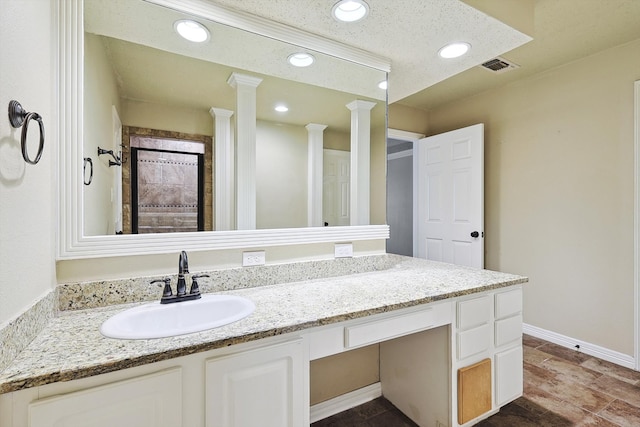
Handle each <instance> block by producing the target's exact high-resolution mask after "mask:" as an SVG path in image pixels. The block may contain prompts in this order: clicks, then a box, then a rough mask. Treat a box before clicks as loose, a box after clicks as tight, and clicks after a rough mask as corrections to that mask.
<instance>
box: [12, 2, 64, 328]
mask: <svg viewBox="0 0 640 427" xmlns="http://www.w3.org/2000/svg"><path fill="white" fill-rule="evenodd" d="M1 7H2V13H0V40H2V42H0V76H2V78H1V79H0V105H1V106H2V111H3V114H2V118H1V120H0V200H1V202H0V272H1V274H0V328H2V327H3V326H5V325H6V324H7V323H8V322H9V321H11V320H12V319H14V318H15V317H16V316H18V315H20V314H21V313H22V312H24V311H25V310H26V309H27V308H29V307H30V306H31V305H32V304H33V303H34V302H36V301H37V300H39V299H40V298H41V297H42V296H44V295H45V294H46V293H48V292H49V291H50V290H51V289H53V287H54V284H55V268H54V266H55V264H54V258H55V247H54V244H55V242H54V237H55V230H56V223H55V218H56V211H55V207H56V202H55V194H56V188H55V183H56V180H55V177H56V170H55V168H54V165H55V164H56V155H57V153H58V151H57V138H56V128H57V120H58V115H57V110H56V109H55V108H54V104H55V101H54V90H55V88H54V86H53V74H52V73H51V71H52V70H53V63H52V62H51V61H52V60H53V53H54V50H53V48H54V46H53V44H52V43H54V40H53V38H52V37H51V31H52V28H51V26H52V22H53V21H52V19H51V16H52V14H53V12H52V10H51V2H48V1H40V0H2V5H1ZM27 40H28V42H26V41H27ZM25 43H27V45H25ZM26 46H28V47H26ZM23 48H25V49H26V51H25V50H21V49H23ZM12 99H15V100H17V101H19V102H20V103H21V104H22V106H23V107H24V108H25V109H26V110H27V111H36V112H38V113H39V114H40V115H41V116H42V117H43V122H44V126H45V136H46V138H45V145H44V152H43V155H42V158H41V159H40V162H39V163H38V164H36V165H28V164H26V163H25V162H24V160H22V154H21V151H20V133H21V129H13V128H12V127H11V126H10V124H9V120H8V119H7V115H6V114H7V106H8V105H9V101H11V100H12ZM37 138H38V126H37V125H36V124H33V122H32V123H31V124H30V127H29V140H30V144H29V154H30V156H31V157H32V158H33V157H34V156H35V155H36V150H37V147H38V143H37Z"/></svg>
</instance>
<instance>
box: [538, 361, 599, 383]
mask: <svg viewBox="0 0 640 427" xmlns="http://www.w3.org/2000/svg"><path fill="white" fill-rule="evenodd" d="M540 366H541V367H542V368H544V369H547V370H549V371H551V372H553V373H555V374H556V379H558V380H560V381H562V382H576V383H580V384H585V385H586V384H590V383H592V382H593V381H595V380H597V379H598V378H600V377H601V376H602V375H603V374H602V373H600V372H598V371H593V370H591V369H587V368H584V367H583V366H581V365H576V364H575V363H571V362H567V361H566V360H564V359H557V358H551V359H547V360H545V361H543V362H542V363H541V365H540Z"/></svg>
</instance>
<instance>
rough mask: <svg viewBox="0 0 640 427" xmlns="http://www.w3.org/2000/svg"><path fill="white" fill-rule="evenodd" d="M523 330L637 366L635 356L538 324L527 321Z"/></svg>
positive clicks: (572, 347)
mask: <svg viewBox="0 0 640 427" xmlns="http://www.w3.org/2000/svg"><path fill="white" fill-rule="evenodd" d="M522 332H523V333H525V334H527V335H531V336H532V337H536V338H540V339H543V340H545V341H549V342H552V343H554V344H558V345H560V346H562V347H567V348H570V349H572V350H576V351H579V352H581V353H584V354H588V355H589V356H593V357H597V358H599V359H602V360H606V361H608V362H611V363H615V364H616V365H620V366H624V367H625V368H629V369H635V368H636V361H635V359H634V358H633V356H629V355H627V354H623V353H619V352H617V351H614V350H610V349H608V348H604V347H600V346H599V345H595V344H591V343H588V342H585V341H581V340H578V339H575V338H571V337H567V336H565V335H561V334H558V333H555V332H551V331H547V330H546V329H542V328H538V327H537V326H532V325H529V324H526V323H524V324H523V325H522ZM576 346H580V347H579V349H576Z"/></svg>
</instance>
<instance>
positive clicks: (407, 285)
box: [0, 256, 527, 393]
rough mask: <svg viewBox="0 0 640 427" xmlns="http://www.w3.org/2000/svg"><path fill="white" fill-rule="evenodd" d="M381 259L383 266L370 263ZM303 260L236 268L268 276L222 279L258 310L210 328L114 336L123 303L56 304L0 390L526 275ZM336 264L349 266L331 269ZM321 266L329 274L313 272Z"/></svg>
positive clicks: (407, 261) (390, 260) (421, 264)
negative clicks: (63, 307) (111, 322)
mask: <svg viewBox="0 0 640 427" xmlns="http://www.w3.org/2000/svg"><path fill="white" fill-rule="evenodd" d="M374 258H377V259H374ZM333 262H335V261H331V262H329V264H330V263H333ZM385 263H387V266H388V267H387V268H386V269H383V268H379V269H378V270H376V267H382V266H383V265H384V264H385ZM301 264H303V265H296V264H288V265H283V266H272V267H277V268H273V269H269V268H265V269H263V271H259V270H257V269H254V268H251V269H241V270H246V271H247V273H246V274H247V275H246V276H242V278H244V279H247V280H248V281H251V282H252V283H254V284H256V283H263V284H264V283H266V282H270V283H269V284H268V285H266V286H254V287H247V286H239V285H242V284H239V283H237V282H233V283H231V282H230V281H229V282H226V285H228V286H232V287H233V286H236V288H234V289H235V290H233V291H227V293H230V294H234V295H240V296H244V297H246V298H249V299H250V300H252V301H253V302H254V303H255V304H256V310H255V311H254V312H253V314H251V315H250V316H248V317H246V318H244V319H242V320H239V321H237V322H234V323H232V324H229V325H225V326H222V327H219V328H214V329H210V330H208V331H203V332H198V333H193V334H187V335H181V336H176V337H170V338H160V339H153V340H115V339H109V338H106V337H104V336H102V335H101V334H100V332H99V327H100V325H101V324H102V322H104V321H105V320H106V319H107V318H109V317H111V316H112V315H114V314H116V313H117V312H120V311H122V310H123V309H126V308H128V307H129V306H124V307H123V306H117V307H109V308H93V309H90V310H73V311H66V312H61V313H60V314H59V316H58V317H55V318H52V319H50V320H49V322H48V324H47V326H46V327H45V328H44V330H43V331H42V332H41V333H40V334H39V335H38V336H37V337H36V338H35V339H34V340H33V341H32V342H31V343H30V344H29V345H28V346H27V347H26V348H25V349H24V350H23V351H22V352H21V353H20V355H19V357H17V358H16V359H15V360H14V361H13V363H11V364H9V366H7V367H6V368H5V369H4V370H3V371H2V372H0V393H7V392H11V391H16V390H21V389H25V388H29V387H35V386H39V385H44V384H49V383H53V382H58V381H70V380H74V379H79V378H85V377H89V376H93V375H98V374H103V373H108V372H113V371H118V370H121V369H124V368H129V367H133V366H140V365H144V364H148V363H153V362H158V361H161V360H167V359H171V358H175V357H179V356H185V355H188V354H193V353H196V352H202V351H207V350H213V349H217V348H222V347H226V346H229V345H233V344H240V343H245V342H250V341H254V340H258V339H261V338H267V337H272V336H277V335H283V334H286V333H290V332H295V331H301V330H305V329H309V328H312V327H316V326H321V325H327V324H332V323H336V322H341V321H345V320H350V319H355V318H361V317H365V316H370V315H374V314H379V313H384V312H389V311H393V310H398V309H401V308H407V307H412V306H416V305H420V304H427V303H430V302H434V301H438V300H443V299H447V298H453V297H458V296H463V295H468V294H473V293H476V292H483V291H487V290H492V289H498V288H501V287H506V286H512V285H517V284H520V283H524V282H526V281H527V278H526V277H522V276H516V275H512V274H506V273H499V272H493V271H488V270H478V269H472V268H466V267H460V266H454V265H450V264H443V263H436V262H431V261H426V260H419V259H414V258H404V257H398V256H380V257H363V258H354V259H352V260H351V262H349V261H342V260H341V261H340V262H336V265H335V266H334V267H338V268H334V267H332V266H330V265H329V264H326V265H325V263H324V262H308V263H301ZM362 264H365V265H368V266H369V268H372V270H370V271H369V272H359V273H358V272H355V273H354V272H348V271H349V270H351V269H358V268H363V269H364V266H363V265H362ZM340 268H344V270H343V271H347V272H345V273H343V274H342V275H339V274H337V273H338V270H340ZM316 269H317V271H315V270H316ZM305 270H314V271H306V272H305ZM228 272H229V271H228V270H227V273H228ZM287 274H289V278H290V279H291V280H289V282H288V283H287V282H285V283H278V284H272V283H273V282H277V281H278V280H280V279H278V278H282V277H283V276H286V275H287ZM321 274H334V277H324V278H313V276H317V275H321ZM310 276H311V277H310ZM223 278H224V276H223ZM238 278H239V277H238ZM294 280H297V281H294ZM130 283H134V282H130ZM143 283H145V281H143ZM209 289H211V288H209ZM114 295H121V294H119V293H117V292H116V293H114ZM130 296H131V294H128V295H127V297H130Z"/></svg>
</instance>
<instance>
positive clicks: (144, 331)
mask: <svg viewBox="0 0 640 427" xmlns="http://www.w3.org/2000/svg"><path fill="white" fill-rule="evenodd" d="M255 308H256V306H255V304H254V303H253V302H252V301H250V300H248V299H246V298H243V297H239V296H235V295H202V298H200V299H197V300H192V301H183V302H177V303H172V304H160V302H156V303H152V304H145V305H141V306H138V307H133V308H130V309H128V310H125V311H122V312H120V313H118V314H116V315H114V316H112V317H110V318H109V319H107V320H106V321H105V322H104V323H103V324H102V326H100V332H101V333H102V335H104V336H106V337H109V338H120V339H149V338H164V337H172V336H176V335H183V334H190V333H192V332H200V331H205V330H207V329H212V328H216V327H219V326H223V325H227V324H229V323H232V322H235V321H237V320H240V319H243V318H245V317H247V316H248V315H250V314H251V313H252V312H253V310H255Z"/></svg>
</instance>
